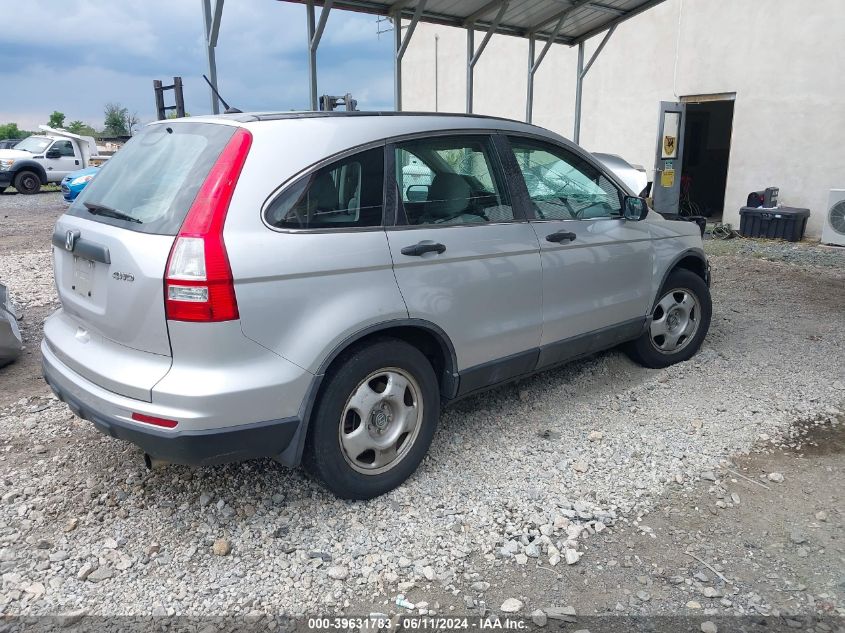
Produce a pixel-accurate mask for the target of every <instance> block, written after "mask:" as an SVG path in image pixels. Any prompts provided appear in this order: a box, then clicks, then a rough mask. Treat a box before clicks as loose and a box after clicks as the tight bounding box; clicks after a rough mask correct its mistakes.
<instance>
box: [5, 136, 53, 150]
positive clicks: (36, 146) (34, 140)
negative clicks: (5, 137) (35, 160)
mask: <svg viewBox="0 0 845 633" xmlns="http://www.w3.org/2000/svg"><path fill="white" fill-rule="evenodd" d="M52 142H53V139H50V138H46V137H44V136H29V137H27V138H25V139H24V140H22V141H21V142H20V143H18V144H17V145H15V147H14V149H20V150H23V151H25V152H29V153H31V154H40V153H41V152H43V151H44V150H45V149H47V147H49V145H50V143H52Z"/></svg>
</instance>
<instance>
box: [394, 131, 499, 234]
mask: <svg viewBox="0 0 845 633" xmlns="http://www.w3.org/2000/svg"><path fill="white" fill-rule="evenodd" d="M395 152H396V183H397V185H398V187H399V191H400V194H401V199H402V206H403V208H404V211H405V220H406V221H407V223H408V224H411V225H430V224H483V223H486V222H509V221H511V220H513V219H514V216H513V208H512V207H511V205H510V201H509V200H508V198H507V194H506V190H505V188H504V186H503V184H502V178H501V176H500V173H499V168H498V162H497V158H496V155H495V153H494V150H493V148H492V144H491V140H490V138H489V137H487V136H461V137H456V136H439V137H433V138H428V139H422V140H414V141H408V142H405V143H400V144H397V145H396V149H395Z"/></svg>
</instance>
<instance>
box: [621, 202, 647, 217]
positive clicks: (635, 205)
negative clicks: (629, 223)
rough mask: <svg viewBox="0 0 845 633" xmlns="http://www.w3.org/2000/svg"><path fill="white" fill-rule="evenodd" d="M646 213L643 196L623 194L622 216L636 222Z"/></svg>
mask: <svg viewBox="0 0 845 633" xmlns="http://www.w3.org/2000/svg"><path fill="white" fill-rule="evenodd" d="M647 215H648V205H647V204H646V201H645V199H644V198H637V197H636V196H625V200H624V201H623V203H622V216H623V217H624V218H625V219H626V220H633V221H634V222H638V221H639V220H642V219H644V218H645V216H647Z"/></svg>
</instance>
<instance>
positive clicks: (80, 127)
mask: <svg viewBox="0 0 845 633" xmlns="http://www.w3.org/2000/svg"><path fill="white" fill-rule="evenodd" d="M67 131H68V132H73V133H74V134H80V135H82V136H96V135H97V131H96V130H95V129H94V128H92V127H91V126H90V125H86V124H85V123H83V122H82V121H71V122H70V123H68V124H67Z"/></svg>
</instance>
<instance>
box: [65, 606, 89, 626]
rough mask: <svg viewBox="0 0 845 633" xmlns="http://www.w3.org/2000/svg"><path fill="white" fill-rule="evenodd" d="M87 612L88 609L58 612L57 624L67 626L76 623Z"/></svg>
mask: <svg viewBox="0 0 845 633" xmlns="http://www.w3.org/2000/svg"><path fill="white" fill-rule="evenodd" d="M87 614H88V609H76V610H74V611H66V612H64V613H60V614H59V616H58V617H59V626H61V627H62V628H67V627H69V626H73V625H74V624H77V623H78V622H79V621H80V620H81V619H82V618H84V617H85V616H86V615H87Z"/></svg>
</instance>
